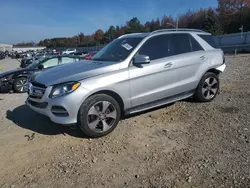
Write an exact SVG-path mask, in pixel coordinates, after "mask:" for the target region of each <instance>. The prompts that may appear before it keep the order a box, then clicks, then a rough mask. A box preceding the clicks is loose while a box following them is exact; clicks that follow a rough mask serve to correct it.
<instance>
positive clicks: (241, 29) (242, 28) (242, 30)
mask: <svg viewBox="0 0 250 188" xmlns="http://www.w3.org/2000/svg"><path fill="white" fill-rule="evenodd" d="M239 30H240V31H241V39H242V38H243V32H244V26H243V25H242V26H241V27H240V28H239Z"/></svg>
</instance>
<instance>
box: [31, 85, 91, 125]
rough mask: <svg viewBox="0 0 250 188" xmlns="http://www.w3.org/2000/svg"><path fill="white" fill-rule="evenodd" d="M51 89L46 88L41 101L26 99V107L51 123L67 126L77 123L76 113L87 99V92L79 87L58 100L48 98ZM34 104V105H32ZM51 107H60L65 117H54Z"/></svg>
mask: <svg viewBox="0 0 250 188" xmlns="http://www.w3.org/2000/svg"><path fill="white" fill-rule="evenodd" d="M51 90H52V87H48V88H47V89H46V91H45V93H44V95H43V97H42V98H41V99H35V98H32V97H28V99H27V100H26V105H27V106H29V107H30V108H31V109H32V110H34V111H35V112H37V113H40V114H43V115H45V116H47V117H49V118H50V120H51V121H53V122H55V123H58V124H63V125H69V124H75V123H77V116H78V111H79V109H80V106H81V104H82V103H83V101H84V100H85V99H86V98H87V94H88V90H86V89H85V88H83V87H81V86H80V87H79V88H78V89H77V90H76V91H74V92H72V93H70V94H68V95H65V96H61V97H58V98H49V97H48V96H49V94H50V92H51ZM34 103H35V104H36V105H34ZM52 107H62V108H64V109H65V110H66V111H67V116H59V115H55V114H54V113H53V112H52Z"/></svg>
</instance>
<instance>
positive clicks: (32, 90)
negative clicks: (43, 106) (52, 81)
mask: <svg viewBox="0 0 250 188" xmlns="http://www.w3.org/2000/svg"><path fill="white" fill-rule="evenodd" d="M45 91H46V86H45V85H43V84H40V83H37V82H31V85H29V88H28V94H29V96H30V98H33V99H41V98H42V97H43V95H44V93H45Z"/></svg>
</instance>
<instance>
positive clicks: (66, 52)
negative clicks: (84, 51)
mask: <svg viewBox="0 0 250 188" xmlns="http://www.w3.org/2000/svg"><path fill="white" fill-rule="evenodd" d="M73 53H76V49H67V50H66V51H63V52H62V54H73Z"/></svg>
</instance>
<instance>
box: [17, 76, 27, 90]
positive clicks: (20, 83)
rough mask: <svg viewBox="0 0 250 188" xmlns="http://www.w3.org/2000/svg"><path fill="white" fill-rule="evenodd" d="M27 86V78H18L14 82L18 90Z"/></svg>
mask: <svg viewBox="0 0 250 188" xmlns="http://www.w3.org/2000/svg"><path fill="white" fill-rule="evenodd" d="M26 88H27V79H20V80H18V81H17V83H16V89H17V90H18V91H20V92H24V91H25V90H26Z"/></svg>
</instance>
